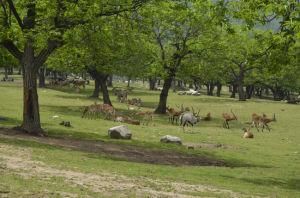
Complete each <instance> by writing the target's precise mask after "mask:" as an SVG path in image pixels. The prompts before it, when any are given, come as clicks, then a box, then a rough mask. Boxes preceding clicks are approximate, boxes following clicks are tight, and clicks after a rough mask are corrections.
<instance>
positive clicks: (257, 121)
mask: <svg viewBox="0 0 300 198" xmlns="http://www.w3.org/2000/svg"><path fill="white" fill-rule="evenodd" d="M261 118H262V117H261V116H260V115H258V114H256V113H252V123H251V127H255V128H256V129H257V131H259V129H258V127H259V124H260V120H261Z"/></svg>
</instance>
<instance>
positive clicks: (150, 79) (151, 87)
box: [149, 77, 156, 90]
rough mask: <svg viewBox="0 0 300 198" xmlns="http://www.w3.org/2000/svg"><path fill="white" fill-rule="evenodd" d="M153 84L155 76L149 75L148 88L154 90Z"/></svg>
mask: <svg viewBox="0 0 300 198" xmlns="http://www.w3.org/2000/svg"><path fill="white" fill-rule="evenodd" d="M155 84H156V78H155V77H150V78H149V89H150V90H154V89H155Z"/></svg>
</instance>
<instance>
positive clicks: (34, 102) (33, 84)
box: [21, 41, 43, 135]
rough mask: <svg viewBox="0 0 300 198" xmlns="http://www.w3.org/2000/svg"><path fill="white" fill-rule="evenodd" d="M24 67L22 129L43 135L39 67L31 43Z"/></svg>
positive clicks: (26, 47)
mask: <svg viewBox="0 0 300 198" xmlns="http://www.w3.org/2000/svg"><path fill="white" fill-rule="evenodd" d="M22 66H23V97H24V100H23V105H24V106H23V123H22V125H21V129H22V130H24V131H26V132H27V133H30V134H33V135H43V130H42V128H41V123H40V113H39V101H38V94H37V73H38V67H37V65H35V64H34V50H33V43H32V42H31V41H28V42H27V43H26V46H25V50H24V56H23V60H22Z"/></svg>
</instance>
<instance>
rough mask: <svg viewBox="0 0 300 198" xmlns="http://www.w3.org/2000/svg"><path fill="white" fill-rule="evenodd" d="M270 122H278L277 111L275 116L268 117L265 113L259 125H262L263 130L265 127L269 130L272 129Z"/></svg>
mask: <svg viewBox="0 0 300 198" xmlns="http://www.w3.org/2000/svg"><path fill="white" fill-rule="evenodd" d="M270 122H276V118H275V113H274V114H273V118H268V117H267V115H266V114H264V113H263V116H262V117H261V118H260V120H259V126H261V127H262V132H263V131H264V128H265V127H266V128H267V129H268V131H269V132H270V131H271V130H270V127H269V125H268V124H269V123H270Z"/></svg>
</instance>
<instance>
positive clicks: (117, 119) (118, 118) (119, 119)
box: [114, 115, 140, 125]
mask: <svg viewBox="0 0 300 198" xmlns="http://www.w3.org/2000/svg"><path fill="white" fill-rule="evenodd" d="M114 121H115V122H125V123H128V124H133V125H140V121H139V120H133V119H132V118H130V117H129V116H125V115H116V116H115V118H114Z"/></svg>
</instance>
